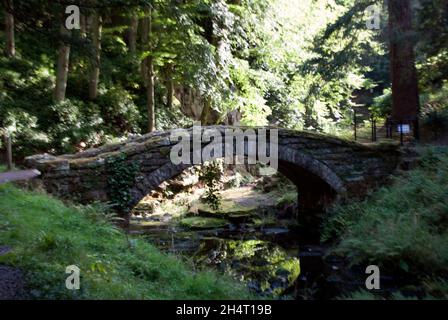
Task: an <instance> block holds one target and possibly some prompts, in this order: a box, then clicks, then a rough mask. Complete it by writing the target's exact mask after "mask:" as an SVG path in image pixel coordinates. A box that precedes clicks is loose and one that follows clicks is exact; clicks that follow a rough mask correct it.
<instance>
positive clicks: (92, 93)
mask: <svg viewBox="0 0 448 320" xmlns="http://www.w3.org/2000/svg"><path fill="white" fill-rule="evenodd" d="M101 29H102V19H101V16H100V15H98V13H95V14H94V15H93V18H92V44H93V48H94V60H93V61H92V67H91V68H92V69H91V73H90V81H89V99H90V100H95V99H96V98H97V97H98V82H99V78H100V59H101Z"/></svg>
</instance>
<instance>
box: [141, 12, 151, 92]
mask: <svg viewBox="0 0 448 320" xmlns="http://www.w3.org/2000/svg"><path fill="white" fill-rule="evenodd" d="M141 26H142V32H141V39H140V41H141V43H142V48H143V49H148V42H149V28H148V27H149V25H148V18H146V17H145V18H143V19H142V21H141ZM140 67H141V70H140V71H141V76H142V79H143V83H144V85H145V87H146V83H147V81H146V79H147V77H148V72H147V68H146V58H145V59H144V60H143V61H142V63H141V65H140Z"/></svg>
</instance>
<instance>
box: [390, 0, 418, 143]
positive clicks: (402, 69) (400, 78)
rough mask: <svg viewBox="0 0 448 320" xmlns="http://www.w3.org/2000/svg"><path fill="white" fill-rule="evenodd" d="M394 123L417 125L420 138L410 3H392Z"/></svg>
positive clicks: (406, 0) (393, 0)
mask: <svg viewBox="0 0 448 320" xmlns="http://www.w3.org/2000/svg"><path fill="white" fill-rule="evenodd" d="M388 3H389V4H388V9H389V32H390V65H391V69H390V71H391V80H392V119H393V120H395V121H397V122H398V123H414V125H415V127H414V134H415V135H416V138H418V112H419V93H418V80H417V72H416V68H415V56H414V41H413V39H412V36H413V35H412V9H411V4H410V0H389V1H388Z"/></svg>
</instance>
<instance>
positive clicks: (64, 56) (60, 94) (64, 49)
mask: <svg viewBox="0 0 448 320" xmlns="http://www.w3.org/2000/svg"><path fill="white" fill-rule="evenodd" d="M60 34H61V40H60V45H59V51H58V62H57V70H56V86H55V88H54V95H53V100H54V101H55V102H60V101H62V100H64V99H65V91H66V89H67V77H68V66H69V62H70V45H69V44H68V43H67V39H66V38H67V37H68V35H69V31H68V30H67V29H66V28H65V26H63V25H62V26H61V31H60Z"/></svg>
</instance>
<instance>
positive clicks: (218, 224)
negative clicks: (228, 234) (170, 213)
mask: <svg viewBox="0 0 448 320" xmlns="http://www.w3.org/2000/svg"><path fill="white" fill-rule="evenodd" d="M227 224H228V221H227V220H224V219H220V218H209V217H188V218H184V219H182V220H180V225H181V226H183V227H186V228H189V229H196V230H197V229H214V228H222V227H225V226H226V225H227Z"/></svg>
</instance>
